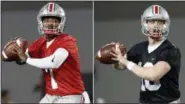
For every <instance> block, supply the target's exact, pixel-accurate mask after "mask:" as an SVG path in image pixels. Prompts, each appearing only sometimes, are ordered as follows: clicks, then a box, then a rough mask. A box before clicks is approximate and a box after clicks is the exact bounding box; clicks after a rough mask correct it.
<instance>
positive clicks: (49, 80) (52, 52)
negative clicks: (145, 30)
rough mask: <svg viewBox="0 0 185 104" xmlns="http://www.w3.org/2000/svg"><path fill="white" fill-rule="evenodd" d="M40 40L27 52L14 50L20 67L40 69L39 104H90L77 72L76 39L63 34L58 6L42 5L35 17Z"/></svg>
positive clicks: (54, 4)
mask: <svg viewBox="0 0 185 104" xmlns="http://www.w3.org/2000/svg"><path fill="white" fill-rule="evenodd" d="M37 20H38V29H39V32H40V34H43V36H41V37H40V38H38V39H37V40H36V41H34V42H33V43H32V44H31V45H30V46H29V47H28V49H27V51H26V53H24V52H23V51H22V49H21V48H20V47H15V49H16V51H17V54H18V55H19V58H20V59H21V61H20V62H19V63H20V64H23V63H27V64H29V65H32V66H35V67H37V68H41V69H42V70H43V74H44V79H45V83H46V86H45V87H46V88H45V92H46V95H45V96H44V98H43V99H41V101H40V103H90V100H89V96H88V94H87V92H86V91H85V88H84V83H83V80H82V77H81V73H80V63H79V56H78V48H77V45H76V39H75V38H74V37H72V36H71V35H69V34H66V33H64V32H63V29H64V24H65V20H66V16H65V12H64V10H63V8H62V7H60V6H59V5H58V4H56V3H53V2H50V3H48V4H46V5H45V6H43V8H41V10H40V11H39V14H38V16H37Z"/></svg>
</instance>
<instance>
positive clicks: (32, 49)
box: [27, 37, 46, 58]
mask: <svg viewBox="0 0 185 104" xmlns="http://www.w3.org/2000/svg"><path fill="white" fill-rule="evenodd" d="M45 41H46V40H45V39H44V38H43V37H41V38H39V39H37V40H36V41H34V42H32V44H31V45H30V46H29V47H28V50H27V51H28V52H27V54H28V55H29V56H30V57H31V58H40V48H41V46H42V45H43V44H44V42H45Z"/></svg>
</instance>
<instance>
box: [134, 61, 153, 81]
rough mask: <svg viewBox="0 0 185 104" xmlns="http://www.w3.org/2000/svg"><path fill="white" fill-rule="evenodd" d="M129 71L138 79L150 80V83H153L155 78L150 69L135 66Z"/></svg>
mask: <svg viewBox="0 0 185 104" xmlns="http://www.w3.org/2000/svg"><path fill="white" fill-rule="evenodd" d="M131 71H132V72H133V73H134V74H135V75H137V76H138V77H141V78H143V79H146V80H150V81H155V80H156V77H157V76H156V75H155V72H154V71H153V69H152V67H148V68H144V67H140V66H138V65H136V64H135V66H134V67H133V68H132V69H131Z"/></svg>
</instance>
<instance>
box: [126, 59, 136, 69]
mask: <svg viewBox="0 0 185 104" xmlns="http://www.w3.org/2000/svg"><path fill="white" fill-rule="evenodd" d="M135 65H136V64H135V63H133V62H132V61H129V62H128V63H127V65H126V67H127V69H128V70H130V71H132V69H133V67H134V66H135Z"/></svg>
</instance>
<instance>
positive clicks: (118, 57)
mask: <svg viewBox="0 0 185 104" xmlns="http://www.w3.org/2000/svg"><path fill="white" fill-rule="evenodd" d="M120 46H123V45H121V44H120V43H116V45H115V47H113V52H111V53H110V54H112V55H113V56H114V58H112V60H115V61H118V62H121V60H126V54H124V56H123V55H122V53H121V50H120V48H119V47H120Z"/></svg>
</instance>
